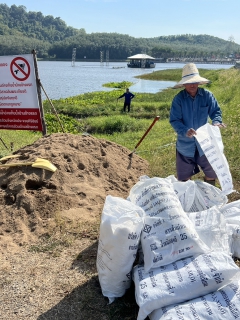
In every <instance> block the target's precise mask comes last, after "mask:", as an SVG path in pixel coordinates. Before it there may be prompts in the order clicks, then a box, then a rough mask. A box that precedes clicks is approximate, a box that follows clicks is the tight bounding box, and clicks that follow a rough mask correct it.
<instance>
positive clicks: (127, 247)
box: [97, 196, 143, 303]
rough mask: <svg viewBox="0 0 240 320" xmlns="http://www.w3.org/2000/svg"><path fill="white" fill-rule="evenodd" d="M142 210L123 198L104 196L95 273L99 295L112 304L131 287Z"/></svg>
mask: <svg viewBox="0 0 240 320" xmlns="http://www.w3.org/2000/svg"><path fill="white" fill-rule="evenodd" d="M142 215H143V210H142V209H141V208H140V207H138V206H136V205H134V204H133V203H131V202H130V201H127V200H125V199H122V198H118V197H112V196H107V197H106V200H105V204H104V207H103V211H102V219H101V224H100V235H99V244H98V251H97V271H98V278H99V282H100V285H101V289H102V293H103V295H104V296H105V297H108V298H109V302H110V303H111V302H112V301H113V300H114V299H115V298H116V297H122V296H123V295H124V294H125V292H126V290H127V289H128V288H129V287H130V285H131V279H132V277H131V272H132V267H133V263H134V261H135V258H136V254H137V250H138V245H139V241H140V234H141V231H142V227H143V220H142Z"/></svg>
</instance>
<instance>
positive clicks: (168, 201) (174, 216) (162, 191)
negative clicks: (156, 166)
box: [129, 178, 210, 272]
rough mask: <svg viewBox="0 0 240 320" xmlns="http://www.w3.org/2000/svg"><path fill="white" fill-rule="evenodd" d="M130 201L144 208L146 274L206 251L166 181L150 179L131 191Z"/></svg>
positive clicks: (206, 248)
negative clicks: (152, 269)
mask: <svg viewBox="0 0 240 320" xmlns="http://www.w3.org/2000/svg"><path fill="white" fill-rule="evenodd" d="M129 199H130V200H131V201H132V202H133V203H134V204H136V205H138V206H140V207H141V208H143V210H144V213H145V217H144V227H143V232H142V234H141V245H142V250H143V255H144V267H145V271H146V272H147V271H149V270H150V269H151V268H156V267H159V266H163V265H166V264H168V263H171V262H174V261H176V260H178V259H181V258H185V257H189V256H192V255H197V254H201V253H206V252H209V251H210V249H209V248H208V246H207V245H206V244H205V243H204V242H203V241H202V240H201V239H200V238H199V236H198V234H197V232H196V230H195V228H194V226H193V223H192V222H191V220H190V219H189V218H188V216H187V214H186V213H185V212H184V211H183V209H182V206H181V203H180V201H179V199H178V197H177V195H176V194H175V192H174V189H173V185H172V183H170V182H169V181H168V180H167V179H163V178H149V179H146V180H144V181H139V182H138V183H137V184H135V186H133V188H132V189H131V190H130V193H129Z"/></svg>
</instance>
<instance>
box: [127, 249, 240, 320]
mask: <svg viewBox="0 0 240 320" xmlns="http://www.w3.org/2000/svg"><path fill="white" fill-rule="evenodd" d="M237 272H239V268H238V267H237V265H236V264H235V263H234V261H233V260H232V258H231V257H230V256H229V255H227V254H225V253H219V252H212V253H211V254H203V255H199V256H198V257H196V258H194V257H188V258H185V259H181V260H178V261H176V262H174V263H170V264H168V265H166V266H163V267H159V268H154V269H151V270H150V271H149V272H145V271H144V267H143V266H141V265H137V266H135V267H134V269H133V280H134V283H135V297H136V302H137V304H138V306H139V312H138V318H137V320H143V319H145V318H146V317H147V316H148V315H149V314H150V313H151V312H152V311H153V310H156V309H159V308H163V307H166V306H168V305H171V304H173V303H181V302H184V301H187V300H189V299H193V298H196V297H199V296H201V295H204V294H207V293H210V292H213V291H216V290H217V289H219V288H221V287H222V286H224V285H226V284H228V283H229V282H230V280H231V279H232V278H233V277H234V276H235V275H236V273H237ZM169 319H170V318H169Z"/></svg>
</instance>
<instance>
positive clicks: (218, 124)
mask: <svg viewBox="0 0 240 320" xmlns="http://www.w3.org/2000/svg"><path fill="white" fill-rule="evenodd" d="M213 126H217V127H219V128H226V127H227V126H226V124H225V123H220V122H217V123H213Z"/></svg>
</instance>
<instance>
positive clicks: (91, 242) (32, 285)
mask: <svg viewBox="0 0 240 320" xmlns="http://www.w3.org/2000/svg"><path fill="white" fill-rule="evenodd" d="M56 221H57V225H56V227H55V228H53V227H50V228H49V230H48V232H47V233H46V234H47V235H46V236H45V237H44V238H42V239H41V240H39V241H38V242H37V243H34V244H31V245H29V246H26V247H22V248H20V249H19V250H18V251H17V252H16V253H14V254H10V253H9V254H7V253H5V254H4V255H2V256H1V265H0V290H1V297H0V304H1V309H0V319H1V320H15V319H16V320H22V319H24V320H26V319H28V320H35V319H38V320H76V319H79V320H83V319H84V320H85V319H91V320H95V319H96V320H110V319H111V320H124V319H125V320H133V319H136V318H137V313H138V306H137V305H136V303H135V297H134V288H133V287H132V288H130V289H129V291H128V292H127V293H126V295H125V296H124V297H122V298H119V299H117V300H116V301H115V302H114V303H112V304H111V305H109V304H108V299H106V298H105V297H103V295H102V293H101V288H100V284H99V281H98V276H97V270H96V255H97V246H98V242H97V235H98V228H99V221H96V222H95V223H93V224H88V223H84V224H81V225H79V224H77V223H73V222H71V223H69V222H67V221H66V220H64V219H62V218H60V215H59V213H57V214H56Z"/></svg>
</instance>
